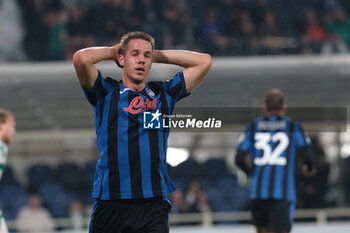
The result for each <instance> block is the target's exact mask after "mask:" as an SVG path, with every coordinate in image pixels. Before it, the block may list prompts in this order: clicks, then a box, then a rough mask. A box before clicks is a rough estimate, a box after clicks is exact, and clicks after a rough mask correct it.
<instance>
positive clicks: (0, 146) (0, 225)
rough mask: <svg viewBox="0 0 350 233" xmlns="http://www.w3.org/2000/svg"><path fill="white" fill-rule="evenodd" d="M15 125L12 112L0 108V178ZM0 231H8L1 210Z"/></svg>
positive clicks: (5, 232)
mask: <svg viewBox="0 0 350 233" xmlns="http://www.w3.org/2000/svg"><path fill="white" fill-rule="evenodd" d="M15 126H16V123H15V118H14V116H13V115H12V113H11V112H9V111H7V110H5V109H0V180H1V177H2V173H3V172H4V168H5V164H6V160H7V152H8V149H7V144H9V143H10V142H11V141H12V137H13V136H14V135H15V133H16V129H15ZM0 233H8V229H7V225H6V222H5V219H4V216H3V215H2V211H1V210H0Z"/></svg>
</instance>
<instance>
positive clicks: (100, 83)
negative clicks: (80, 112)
mask: <svg viewBox="0 0 350 233" xmlns="http://www.w3.org/2000/svg"><path fill="white" fill-rule="evenodd" d="M113 88H114V87H113V84H112V83H111V82H109V81H107V80H105V79H104V78H103V76H102V73H101V72H100V71H98V76H97V79H96V81H95V84H94V86H93V87H92V88H91V89H86V88H84V87H83V90H84V94H85V97H86V98H87V100H88V101H89V102H90V104H92V105H96V104H97V101H98V99H99V98H101V97H103V96H104V95H105V94H106V93H108V92H110V91H112V90H113Z"/></svg>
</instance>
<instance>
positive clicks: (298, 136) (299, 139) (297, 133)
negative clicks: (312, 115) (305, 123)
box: [293, 121, 311, 147]
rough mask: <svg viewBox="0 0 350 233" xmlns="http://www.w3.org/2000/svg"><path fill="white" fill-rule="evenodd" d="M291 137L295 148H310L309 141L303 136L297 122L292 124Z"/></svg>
mask: <svg viewBox="0 0 350 233" xmlns="http://www.w3.org/2000/svg"><path fill="white" fill-rule="evenodd" d="M293 136H294V141H295V143H296V146H297V147H305V146H306V147H308V146H311V141H310V139H309V138H308V137H307V136H306V135H305V134H304V131H303V129H302V127H301V125H300V123H299V122H297V121H296V122H295V123H294V129H293Z"/></svg>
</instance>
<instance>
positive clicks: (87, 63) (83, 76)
mask: <svg viewBox="0 0 350 233" xmlns="http://www.w3.org/2000/svg"><path fill="white" fill-rule="evenodd" d="M119 48H120V45H119V44H118V45H115V46H113V47H91V48H86V49H81V50H79V51H78V52H76V53H75V54H74V56H73V63H74V67H75V72H76V74H77V77H78V79H79V82H80V84H81V85H82V86H83V87H84V88H86V89H91V88H92V87H93V86H94V84H95V81H96V79H97V76H98V71H97V68H96V66H95V64H96V63H98V62H100V61H103V60H117V57H118V52H119Z"/></svg>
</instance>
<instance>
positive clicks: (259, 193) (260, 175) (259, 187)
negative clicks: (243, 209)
mask: <svg viewBox="0 0 350 233" xmlns="http://www.w3.org/2000/svg"><path fill="white" fill-rule="evenodd" d="M266 120H267V117H263V118H262V119H260V120H259V121H256V122H255V124H254V128H255V131H258V123H259V122H261V121H266ZM261 132H266V130H263V131H261ZM256 133H259V132H256ZM254 144H255V134H254ZM254 144H253V145H254ZM263 152H264V151H262V150H260V151H255V153H256V157H262V156H264V154H263ZM255 168H259V170H258V179H257V184H256V185H257V190H256V191H257V198H263V196H266V195H267V194H264V193H263V192H262V190H263V189H264V187H265V186H264V185H267V184H266V183H267V182H266V181H264V180H265V179H264V177H265V174H266V166H256V167H255Z"/></svg>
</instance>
